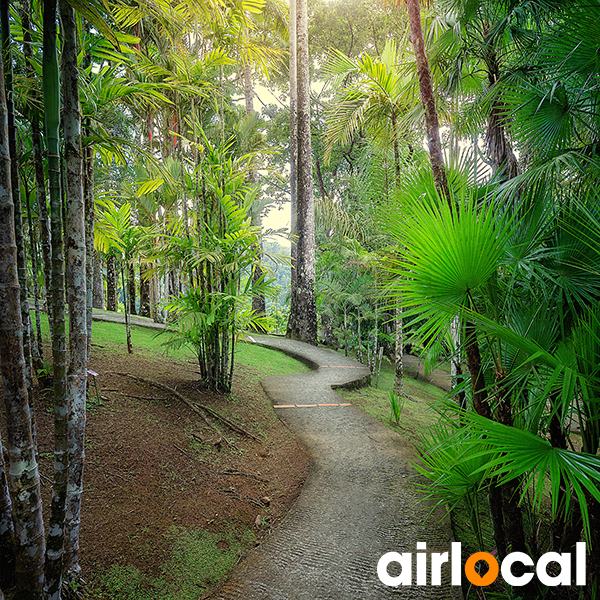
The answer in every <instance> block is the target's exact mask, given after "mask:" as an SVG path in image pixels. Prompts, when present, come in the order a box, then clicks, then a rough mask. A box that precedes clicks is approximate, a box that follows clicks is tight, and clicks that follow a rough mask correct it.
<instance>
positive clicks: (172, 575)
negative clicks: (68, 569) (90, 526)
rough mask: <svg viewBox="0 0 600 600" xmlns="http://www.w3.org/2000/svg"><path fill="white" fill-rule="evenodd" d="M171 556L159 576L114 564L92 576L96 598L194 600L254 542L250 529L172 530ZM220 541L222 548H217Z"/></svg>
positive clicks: (222, 574)
mask: <svg viewBox="0 0 600 600" xmlns="http://www.w3.org/2000/svg"><path fill="white" fill-rule="evenodd" d="M169 537H170V539H171V540H172V542H173V552H172V555H171V558H170V560H169V561H168V562H166V563H165V564H164V565H163V566H162V567H161V571H162V575H161V576H160V577H150V576H148V575H145V574H144V573H142V572H141V571H140V570H139V569H137V568H136V567H134V566H131V565H129V566H124V565H113V566H112V567H111V568H110V569H108V570H107V571H105V572H104V573H101V574H97V575H96V576H95V581H94V584H95V585H94V587H95V588H97V590H98V594H97V596H96V597H98V598H103V599H104V598H107V599H108V598H110V599H111V600H197V599H198V597H199V596H201V595H202V594H203V593H204V592H206V590H207V589H208V588H209V587H210V586H212V585H214V584H216V583H217V582H219V581H220V580H221V579H223V578H224V577H226V576H227V574H228V573H229V571H230V570H231V569H232V568H233V567H234V566H235V564H236V563H237V561H238V559H239V557H240V556H241V555H242V554H244V553H245V552H247V551H248V550H249V549H250V548H251V547H252V546H253V544H254V539H255V537H254V533H253V532H252V531H251V530H247V531H244V532H243V533H242V534H236V533H235V532H232V531H227V532H225V533H213V532H210V531H205V530H202V529H184V528H179V529H175V528H174V529H172V530H171V532H170V533H169ZM219 544H220V545H221V547H222V548H223V549H219Z"/></svg>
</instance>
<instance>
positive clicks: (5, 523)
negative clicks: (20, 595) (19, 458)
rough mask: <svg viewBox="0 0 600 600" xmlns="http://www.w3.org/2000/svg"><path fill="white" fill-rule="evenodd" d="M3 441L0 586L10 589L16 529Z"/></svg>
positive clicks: (0, 508) (12, 575) (0, 447)
mask: <svg viewBox="0 0 600 600" xmlns="http://www.w3.org/2000/svg"><path fill="white" fill-rule="evenodd" d="M7 464H8V461H7V462H6V464H5V462H4V451H3V448H2V439H1V438H0V586H1V587H3V588H4V589H5V590H6V589H10V588H11V587H12V586H13V585H14V582H15V527H14V525H13V516H12V503H11V501H10V494H9V491H8V479H7V477H6V466H7Z"/></svg>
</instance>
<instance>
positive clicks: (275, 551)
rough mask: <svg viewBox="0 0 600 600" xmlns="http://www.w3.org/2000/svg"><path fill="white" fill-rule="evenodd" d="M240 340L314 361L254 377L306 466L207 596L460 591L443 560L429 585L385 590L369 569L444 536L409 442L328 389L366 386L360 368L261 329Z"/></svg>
mask: <svg viewBox="0 0 600 600" xmlns="http://www.w3.org/2000/svg"><path fill="white" fill-rule="evenodd" d="M249 341H252V342H253V343H256V344H259V345H261V346H265V347H268V348H272V349H276V350H280V351H282V352H285V353H286V354H289V355H290V356H293V357H294V358H296V359H298V360H301V361H302V362H304V363H305V364H308V365H309V366H311V367H312V368H313V370H312V371H310V372H308V373H302V374H295V375H276V376H269V377H266V378H265V379H263V380H262V382H261V383H262V385H263V388H264V389H265V392H266V393H267V395H268V396H269V397H270V398H271V400H272V402H273V406H274V410H275V411H276V413H277V415H278V416H279V417H280V418H281V419H282V420H283V422H284V423H285V424H286V425H287V426H288V427H289V428H290V429H291V430H292V431H293V432H294V433H295V434H296V436H297V437H298V438H299V439H300V440H301V442H302V443H303V444H304V446H305V448H306V451H307V453H308V455H309V457H310V460H311V469H310V473H309V476H308V478H307V480H306V482H305V484H304V487H303V488H302V492H301V493H300V496H299V497H298V499H297V501H296V503H295V504H294V506H293V507H292V508H291V509H290V511H289V513H288V514H287V516H286V517H285V519H284V520H283V521H282V522H281V524H280V525H279V526H278V527H277V528H275V529H274V531H273V532H272V533H271V534H270V535H269V537H268V538H267V539H266V540H265V541H264V542H263V543H262V544H261V545H260V546H258V547H257V548H255V549H254V550H253V551H251V552H250V553H249V554H248V555H247V556H246V557H245V558H244V559H243V560H242V561H241V562H240V564H239V565H238V566H237V567H236V568H235V569H234V571H233V573H232V574H231V576H230V577H229V579H227V580H226V581H225V582H224V583H223V584H222V585H220V586H218V588H217V589H216V590H214V591H213V592H212V593H211V594H209V595H208V596H207V598H211V599H212V600H242V599H243V600H372V599H373V600H379V599H388V598H407V599H427V598H432V599H434V598H435V599H439V600H459V599H461V598H462V593H461V589H460V587H454V586H451V585H450V583H449V568H445V569H443V570H442V585H441V586H435V587H432V586H416V585H411V586H400V587H396V588H389V587H386V586H384V585H383V584H382V583H381V582H380V581H379V579H378V577H377V562H378V560H379V558H380V557H381V556H382V555H383V554H385V553H386V552H391V551H395V552H400V553H402V552H410V553H415V552H416V543H417V542H425V543H426V545H427V550H426V552H427V553H428V554H430V553H431V552H447V551H448V550H449V549H450V543H451V542H452V541H453V537H452V532H451V530H450V526H449V522H448V519H447V518H446V517H445V515H444V514H443V512H441V511H440V510H439V509H436V510H434V509H433V508H432V506H431V505H430V504H427V503H425V502H422V501H420V500H421V498H422V496H421V498H420V497H419V494H418V492H417V489H416V487H415V486H414V485H413V483H414V482H415V480H416V479H417V474H416V471H415V469H414V467H413V466H412V461H413V460H414V459H415V455H414V453H413V450H412V448H411V446H410V445H409V444H408V443H407V442H406V441H405V440H403V438H402V437H401V436H399V435H398V434H397V433H396V432H394V431H392V430H391V429H390V428H389V427H386V426H385V425H383V424H382V423H380V422H379V421H376V420H375V419H374V418H372V417H371V416H370V415H367V414H366V413H364V412H363V411H361V410H359V409H357V408H355V407H353V406H351V405H350V404H348V403H347V402H345V401H344V399H343V398H341V397H340V396H339V395H338V394H336V393H335V392H334V391H333V389H332V388H333V387H347V386H353V385H361V384H365V383H366V382H367V381H368V377H369V370H368V369H367V368H366V367H365V366H364V365H361V364H360V363H357V362H356V361H354V360H351V359H349V358H346V357H344V356H341V355H339V354H337V353H335V352H333V351H330V350H324V349H322V348H316V347H313V346H310V345H308V344H303V343H302V342H296V341H292V340H288V339H285V338H275V337H265V336H251V339H250V340H249ZM413 562H414V561H413ZM427 562H428V565H429V561H427ZM446 567H447V565H446ZM413 569H414V565H413ZM428 580H429V575H428ZM415 581H416V579H415V576H414V573H413V582H415Z"/></svg>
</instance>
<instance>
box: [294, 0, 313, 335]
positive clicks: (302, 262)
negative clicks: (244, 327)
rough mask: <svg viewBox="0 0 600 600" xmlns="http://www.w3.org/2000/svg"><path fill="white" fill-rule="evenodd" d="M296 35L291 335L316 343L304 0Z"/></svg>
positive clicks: (306, 16)
mask: <svg viewBox="0 0 600 600" xmlns="http://www.w3.org/2000/svg"><path fill="white" fill-rule="evenodd" d="M297 10H298V14H297V23H298V24H297V36H298V163H297V167H298V175H297V177H298V179H297V191H296V224H297V234H298V242H297V255H296V263H295V270H296V285H295V289H296V301H295V306H294V312H295V315H294V318H293V319H292V323H293V324H294V328H293V329H292V331H291V337H292V338H293V339H298V340H301V341H303V342H307V343H309V344H316V343H317V305H316V300H315V279H316V271H315V207H314V196H313V170H312V151H311V137H310V135H311V134H310V80H309V69H308V67H309V56H308V14H307V2H306V0H298V2H297Z"/></svg>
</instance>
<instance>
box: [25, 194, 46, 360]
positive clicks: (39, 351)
mask: <svg viewBox="0 0 600 600" xmlns="http://www.w3.org/2000/svg"><path fill="white" fill-rule="evenodd" d="M24 187H25V201H26V202H27V224H28V227H29V244H30V250H31V270H32V273H33V277H32V279H33V305H34V312H35V330H36V336H32V346H31V349H32V355H33V366H34V367H35V369H41V368H43V366H44V365H43V360H44V345H43V340H42V323H41V319H40V289H39V286H38V250H37V240H36V235H35V230H34V228H33V217H32V216H31V199H30V197H29V190H28V189H27V185H25V186H24ZM35 338H37V345H36V339H35Z"/></svg>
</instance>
